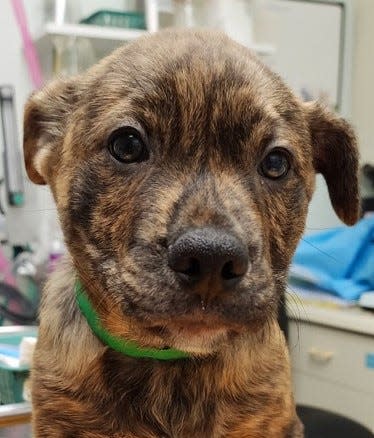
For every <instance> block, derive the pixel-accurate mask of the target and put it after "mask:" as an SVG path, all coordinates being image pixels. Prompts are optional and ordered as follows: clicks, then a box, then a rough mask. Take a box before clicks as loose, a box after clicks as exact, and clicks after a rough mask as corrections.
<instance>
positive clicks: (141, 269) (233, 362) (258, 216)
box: [24, 31, 358, 438]
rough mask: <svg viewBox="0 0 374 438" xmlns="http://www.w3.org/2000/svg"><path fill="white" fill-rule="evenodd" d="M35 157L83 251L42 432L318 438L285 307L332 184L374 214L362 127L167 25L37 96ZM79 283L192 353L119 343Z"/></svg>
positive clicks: (39, 388) (57, 343) (29, 133)
mask: <svg viewBox="0 0 374 438" xmlns="http://www.w3.org/2000/svg"><path fill="white" fill-rule="evenodd" d="M24 148H25V160H26V167H27V171H28V174H29V176H30V178H31V179H32V180H33V181H34V182H35V183H38V184H45V183H47V184H49V185H50V187H51V190H52V192H53V195H54V198H55V201H56V204H57V208H58V212H59V216H60V220H61V225H62V228H63V231H64V233H65V239H66V244H67V246H68V249H69V254H70V255H69V257H68V258H67V260H66V262H65V267H64V269H61V270H60V271H59V272H57V273H56V274H55V275H54V276H53V277H52V279H51V280H50V282H49V284H48V285H47V287H46V290H45V291H44V295H43V301H42V306H41V312H40V334H39V341H38V345H37V349H36V354H35V364H34V369H33V373H32V377H33V409H34V432H35V436H36V437H39V438H40V437H45V438H54V437H59V438H60V437H61V438H62V437H66V438H67V437H71V438H73V437H74V438H88V437H89V438H102V437H118V438H119V437H121V438H123V437H126V438H129V437H137V438H151V437H172V438H192V437H193V438H202V437H204V438H208V437H209V438H219V437H225V438H243V437H251V438H256V437H257V438H260V437H263V438H269V437H277V438H281V437H293V438H294V437H301V436H302V435H303V432H302V426H301V425H300V423H299V421H298V419H297V416H296V414H295V407H294V401H293V396H292V392H291V383H290V367H289V359H288V353H287V348H286V344H285V341H284V338H283V335H282V334H281V332H280V329H279V326H278V324H277V305H278V303H279V300H280V297H282V295H283V293H284V290H285V285H286V277H287V268H288V265H289V263H290V260H291V257H292V255H293V252H294V250H295V247H296V244H297V242H298V240H299V238H300V236H301V234H302V232H303V229H304V224H305V216H306V213H307V209H308V202H309V201H310V199H311V196H312V193H313V188H314V180H315V173H316V172H321V173H322V174H323V175H324V177H325V179H326V181H327V184H328V187H329V192H330V197H331V201H332V204H333V206H334V208H335V211H336V212H337V214H338V215H339V217H340V218H341V219H342V220H343V221H344V222H346V223H347V224H353V223H354V222H355V221H356V220H357V217H358V193H357V148H356V141H355V136H354V134H353V132H352V130H351V128H350V127H349V125H348V124H347V123H346V122H345V121H343V120H341V119H339V118H337V117H336V116H334V115H332V114H331V113H329V112H328V111H326V110H325V109H323V108H321V107H320V106H319V105H317V104H313V103H310V104H304V103H302V102H301V101H300V100H299V99H298V98H296V97H295V96H294V95H293V94H292V92H291V91H290V90H289V88H287V87H286V86H285V85H284V83H283V82H282V81H281V79H280V78H279V77H278V76H277V75H275V74H274V73H272V72H271V71H269V70H268V69H267V68H266V67H265V66H264V65H263V64H262V63H261V62H260V61H259V60H258V59H257V58H256V57H255V56H254V55H253V54H252V53H251V52H250V51H248V50H247V49H246V48H244V47H242V46H240V45H238V44H236V43H234V42H233V41H231V40H230V39H228V38H227V37H225V36H224V35H221V34H219V33H215V32H207V31H194V32H192V31H166V32H162V33H159V34H155V35H152V36H147V37H145V38H141V39H139V40H137V41H135V42H133V43H131V44H129V45H126V46H125V47H123V48H120V49H118V50H117V51H115V52H114V53H113V54H112V55H111V56H109V57H107V58H106V59H104V60H103V61H101V62H100V63H99V64H98V65H96V66H95V67H93V68H92V69H90V70H89V71H88V72H87V73H85V74H83V75H81V76H77V77H74V78H71V79H66V80H57V81H55V82H52V83H51V84H50V85H48V86H47V87H46V88H45V89H43V90H42V91H40V92H38V93H36V94H34V95H33V96H32V97H31V98H30V100H29V102H28V103H27V106H26V111H25V135H24ZM77 277H79V278H80V280H81V282H82V283H83V285H84V287H85V289H86V293H87V294H88V296H89V297H90V299H91V301H92V303H93V305H94V307H95V308H96V310H97V312H98V314H99V316H100V318H101V321H102V324H103V325H104V326H105V327H106V329H107V330H109V331H110V332H111V333H113V334H116V335H119V336H122V337H124V339H127V340H129V339H130V340H133V341H136V342H137V343H138V344H139V345H140V346H143V347H145V346H147V347H153V348H159V349H162V348H165V347H166V346H169V347H172V348H175V349H179V350H182V351H184V352H188V353H189V355H190V357H189V358H187V359H178V360H172V361H161V360H155V359H144V358H140V359H139V358H138V359H135V358H131V357H127V356H125V355H123V354H121V353H118V352H116V351H114V350H112V349H110V348H108V347H106V346H105V345H103V344H102V343H101V342H100V341H99V340H98V339H97V337H95V335H94V334H93V333H92V331H91V329H90V328H89V326H88V324H87V321H86V319H85V318H84V317H83V316H82V314H81V312H80V310H79V308H78V306H77V303H76V296H75V292H74V282H75V280H76V278H77Z"/></svg>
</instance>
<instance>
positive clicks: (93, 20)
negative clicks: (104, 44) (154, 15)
mask: <svg viewBox="0 0 374 438" xmlns="http://www.w3.org/2000/svg"><path fill="white" fill-rule="evenodd" d="M81 23H83V24H92V25H95V26H104V27H121V28H127V29H145V28H146V27H145V17H144V14H143V13H140V12H119V11H108V10H102V11H97V12H95V13H94V14H92V15H90V16H89V17H87V18H84V19H83V20H81Z"/></svg>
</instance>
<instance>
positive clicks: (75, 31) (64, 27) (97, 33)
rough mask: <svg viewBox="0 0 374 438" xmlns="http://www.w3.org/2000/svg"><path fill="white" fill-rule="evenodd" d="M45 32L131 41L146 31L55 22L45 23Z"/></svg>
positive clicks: (54, 34) (55, 34) (48, 33)
mask: <svg viewBox="0 0 374 438" xmlns="http://www.w3.org/2000/svg"><path fill="white" fill-rule="evenodd" d="M45 32H46V34H47V35H51V36H72V37H81V38H82V37H83V38H92V39H97V40H112V41H131V40H134V39H136V38H139V37H140V36H142V35H145V34H146V33H147V31H146V30H142V29H120V28H116V27H104V26H93V25H90V24H61V25H57V24H55V23H47V24H46V27H45Z"/></svg>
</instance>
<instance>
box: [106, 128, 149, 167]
mask: <svg viewBox="0 0 374 438" xmlns="http://www.w3.org/2000/svg"><path fill="white" fill-rule="evenodd" d="M108 149H109V152H110V153H111V154H112V155H113V157H114V158H115V159H116V160H118V161H120V162H121V163H139V162H141V161H144V160H146V159H147V158H148V156H149V153H148V150H147V148H146V146H145V144H144V142H143V140H142V138H141V135H140V133H139V132H138V131H137V130H136V129H133V128H130V127H124V128H120V129H117V130H116V131H115V132H113V134H112V135H111V136H110V138H109V141H108Z"/></svg>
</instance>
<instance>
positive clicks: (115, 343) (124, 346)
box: [75, 280, 189, 360]
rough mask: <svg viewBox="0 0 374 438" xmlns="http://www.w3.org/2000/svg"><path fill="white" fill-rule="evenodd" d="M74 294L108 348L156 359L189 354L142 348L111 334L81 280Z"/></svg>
mask: <svg viewBox="0 0 374 438" xmlns="http://www.w3.org/2000/svg"><path fill="white" fill-rule="evenodd" d="M75 294H76V298H77V303H78V306H79V308H80V310H81V312H82V315H83V316H84V317H85V318H86V320H87V323H88V325H89V326H90V328H91V330H92V331H93V333H94V334H95V335H96V336H97V338H99V339H100V341H101V342H103V344H105V345H107V346H108V347H109V348H111V349H113V350H115V351H118V352H119V353H122V354H124V355H125V356H130V357H134V358H142V359H157V360H176V359H186V358H188V357H189V355H188V354H187V353H185V352H183V351H180V350H175V349H173V348H168V349H165V350H158V349H156V348H142V347H139V345H137V344H136V343H135V342H133V341H128V340H125V339H123V338H121V337H119V336H115V335H112V334H111V333H110V332H108V330H106V329H105V328H104V327H103V325H102V324H101V321H100V318H99V315H98V314H97V312H96V310H95V309H94V307H93V305H92V303H91V301H90V299H89V297H88V295H87V294H86V292H85V290H84V288H83V286H82V284H81V282H80V281H79V280H77V281H76V282H75Z"/></svg>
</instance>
